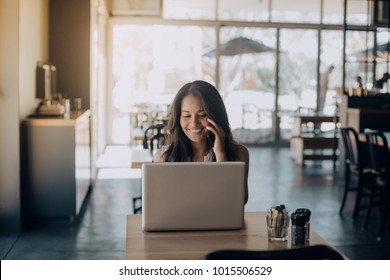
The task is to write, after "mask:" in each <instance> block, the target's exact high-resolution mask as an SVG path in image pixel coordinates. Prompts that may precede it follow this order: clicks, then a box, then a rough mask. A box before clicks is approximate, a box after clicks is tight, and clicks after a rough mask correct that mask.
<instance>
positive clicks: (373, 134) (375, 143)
mask: <svg viewBox="0 0 390 280" xmlns="http://www.w3.org/2000/svg"><path fill="white" fill-rule="evenodd" d="M364 134H365V136H366V140H367V143H368V150H369V154H370V158H369V162H370V166H371V173H374V174H377V175H383V176H388V174H389V172H390V170H389V168H390V152H389V146H388V142H387V139H386V136H385V135H384V134H383V132H382V131H377V130H372V129H365V130H364Z"/></svg>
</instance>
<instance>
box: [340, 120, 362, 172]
mask: <svg viewBox="0 0 390 280" xmlns="http://www.w3.org/2000/svg"><path fill="white" fill-rule="evenodd" d="M340 130H341V137H342V139H343V145H344V149H345V159H346V162H347V164H348V165H349V167H350V168H351V167H356V168H359V167H360V165H359V161H360V155H361V148H360V147H361V143H360V140H359V137H358V134H357V132H356V130H355V129H353V128H351V127H344V128H341V129H340Z"/></svg>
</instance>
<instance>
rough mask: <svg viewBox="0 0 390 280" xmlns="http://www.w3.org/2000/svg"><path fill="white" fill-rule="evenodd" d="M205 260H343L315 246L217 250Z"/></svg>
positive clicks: (336, 252) (322, 246)
mask: <svg viewBox="0 0 390 280" xmlns="http://www.w3.org/2000/svg"><path fill="white" fill-rule="evenodd" d="M205 259H206V260H345V259H346V258H345V257H344V256H343V255H342V254H341V253H340V252H338V251H336V250H335V249H333V248H332V247H330V246H326V245H315V246H308V247H297V248H292V249H286V250H269V251H249V250H219V251H214V252H211V253H209V254H207V255H206V257H205Z"/></svg>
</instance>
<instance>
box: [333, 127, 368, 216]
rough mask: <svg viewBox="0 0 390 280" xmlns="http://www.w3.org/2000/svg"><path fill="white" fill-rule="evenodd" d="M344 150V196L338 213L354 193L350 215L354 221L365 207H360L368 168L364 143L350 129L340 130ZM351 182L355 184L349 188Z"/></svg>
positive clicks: (353, 130)
mask: <svg viewBox="0 0 390 280" xmlns="http://www.w3.org/2000/svg"><path fill="white" fill-rule="evenodd" d="M340 132H341V137H342V140H343V145H344V150H345V166H346V168H345V172H344V182H345V184H344V194H343V199H342V201H341V206H340V210H339V213H340V214H341V213H342V212H343V209H344V206H345V202H346V200H347V196H348V194H349V192H351V191H356V198H355V206H354V210H353V214H352V219H354V220H355V219H356V217H357V215H358V213H359V211H360V210H362V209H364V208H365V206H362V205H361V199H362V196H364V195H365V194H366V192H364V187H365V186H367V184H368V183H369V179H370V171H371V170H370V168H369V166H368V154H367V149H364V147H363V145H365V144H366V143H364V142H361V141H360V140H359V136H358V133H357V132H356V130H355V129H353V128H351V127H344V128H341V129H340ZM351 180H355V181H356V184H355V185H354V186H351Z"/></svg>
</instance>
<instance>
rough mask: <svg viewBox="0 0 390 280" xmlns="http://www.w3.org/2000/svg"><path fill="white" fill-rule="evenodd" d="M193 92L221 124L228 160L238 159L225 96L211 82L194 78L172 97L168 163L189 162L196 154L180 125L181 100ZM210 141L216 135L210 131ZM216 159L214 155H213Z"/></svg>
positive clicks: (165, 158) (213, 118)
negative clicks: (224, 100) (223, 97)
mask: <svg viewBox="0 0 390 280" xmlns="http://www.w3.org/2000/svg"><path fill="white" fill-rule="evenodd" d="M188 95H194V96H197V97H199V98H200V100H201V102H202V106H203V109H204V111H205V113H206V115H207V116H208V117H209V118H210V119H212V120H214V121H215V122H216V123H217V124H218V125H220V126H221V127H222V129H223V131H224V133H225V155H226V158H227V160H229V161H234V160H236V158H237V143H236V142H235V141H234V139H233V135H232V132H231V130H230V125H229V120H228V116H227V113H226V108H225V105H224V103H223V100H222V97H221V95H220V94H219V92H218V90H217V89H216V88H215V87H214V86H213V85H211V84H210V83H208V82H205V81H200V80H198V81H194V82H191V83H187V84H185V85H184V86H183V87H182V88H181V89H180V90H179V91H178V93H177V94H176V96H175V99H174V100H173V103H172V106H171V110H170V117H169V121H168V125H167V131H168V136H167V144H168V145H169V146H168V149H167V150H166V151H165V152H164V153H163V155H162V157H163V159H164V161H167V162H180V161H189V160H190V159H191V158H192V156H193V151H192V146H191V140H190V139H188V137H187V136H186V135H185V134H184V132H183V130H182V128H181V125H180V115H181V103H182V101H183V99H184V97H186V96H188ZM209 140H210V142H211V143H214V134H213V133H210V134H209ZM214 158H215V157H214Z"/></svg>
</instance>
